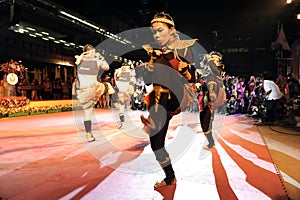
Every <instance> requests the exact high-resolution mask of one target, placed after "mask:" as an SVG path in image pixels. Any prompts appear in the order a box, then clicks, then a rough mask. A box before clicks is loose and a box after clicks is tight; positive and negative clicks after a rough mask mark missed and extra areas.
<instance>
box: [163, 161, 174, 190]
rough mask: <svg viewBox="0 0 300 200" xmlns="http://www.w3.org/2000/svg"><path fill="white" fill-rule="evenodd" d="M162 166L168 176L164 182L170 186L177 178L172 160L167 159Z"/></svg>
mask: <svg viewBox="0 0 300 200" xmlns="http://www.w3.org/2000/svg"><path fill="white" fill-rule="evenodd" d="M160 165H161V166H162V168H163V170H164V172H165V174H166V178H165V179H164V181H165V182H166V184H167V185H170V184H171V183H172V181H173V179H174V178H175V172H174V170H173V167H172V164H171V160H170V158H166V160H165V161H164V162H160Z"/></svg>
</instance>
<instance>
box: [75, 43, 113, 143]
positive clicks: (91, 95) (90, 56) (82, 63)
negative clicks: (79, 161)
mask: <svg viewBox="0 0 300 200" xmlns="http://www.w3.org/2000/svg"><path fill="white" fill-rule="evenodd" d="M75 58H76V62H75V64H76V65H77V74H78V76H77V78H78V87H79V88H78V90H77V91H76V93H77V98H78V100H79V102H80V104H81V106H82V108H83V110H84V127H85V132H86V136H87V140H88V142H93V141H95V137H94V136H93V134H92V114H93V108H94V100H95V99H97V98H99V97H100V96H101V95H102V94H103V93H105V90H107V88H108V87H107V86H106V85H105V84H103V83H100V82H98V80H97V74H98V71H99V69H104V70H109V65H108V63H107V62H106V61H105V59H104V57H103V56H101V55H99V54H97V53H96V51H95V48H94V46H92V45H90V44H87V45H85V46H84V48H83V53H82V54H81V55H80V56H76V57H75Z"/></svg>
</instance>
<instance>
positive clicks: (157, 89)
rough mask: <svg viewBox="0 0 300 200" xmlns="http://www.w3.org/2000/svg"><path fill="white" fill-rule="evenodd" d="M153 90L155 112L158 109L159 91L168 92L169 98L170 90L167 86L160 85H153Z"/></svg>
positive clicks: (169, 97)
mask: <svg viewBox="0 0 300 200" xmlns="http://www.w3.org/2000/svg"><path fill="white" fill-rule="evenodd" d="M153 90H154V92H155V112H157V111H158V104H159V100H160V96H161V93H167V94H169V96H168V99H171V95H170V90H169V89H167V88H163V87H162V86H160V85H154V86H153Z"/></svg>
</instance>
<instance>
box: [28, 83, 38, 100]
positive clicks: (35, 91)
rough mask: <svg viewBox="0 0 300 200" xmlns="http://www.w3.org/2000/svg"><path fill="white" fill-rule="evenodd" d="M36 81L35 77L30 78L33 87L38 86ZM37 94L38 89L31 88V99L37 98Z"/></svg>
mask: <svg viewBox="0 0 300 200" xmlns="http://www.w3.org/2000/svg"><path fill="white" fill-rule="evenodd" d="M38 84H39V83H38V81H37V80H36V79H32V81H31V83H30V85H31V86H33V87H37V86H38ZM39 99H40V98H39V94H38V89H37V88H33V89H32V90H31V100H33V101H34V100H39Z"/></svg>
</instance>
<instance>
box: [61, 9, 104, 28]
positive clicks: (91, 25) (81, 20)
mask: <svg viewBox="0 0 300 200" xmlns="http://www.w3.org/2000/svg"><path fill="white" fill-rule="evenodd" d="M59 12H60V13H61V14H63V15H65V16H67V17H70V18H72V19H75V20H77V21H79V22H81V23H83V24H85V25H88V26H90V27H92V28H94V29H99V27H98V26H95V25H94V24H91V23H89V22H87V21H85V20H83V19H80V18H78V17H76V16H74V15H72V14H70V13H67V12H65V11H63V10H61V11H59Z"/></svg>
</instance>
